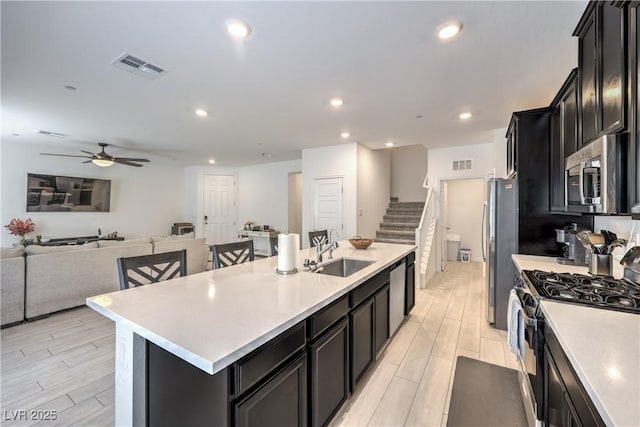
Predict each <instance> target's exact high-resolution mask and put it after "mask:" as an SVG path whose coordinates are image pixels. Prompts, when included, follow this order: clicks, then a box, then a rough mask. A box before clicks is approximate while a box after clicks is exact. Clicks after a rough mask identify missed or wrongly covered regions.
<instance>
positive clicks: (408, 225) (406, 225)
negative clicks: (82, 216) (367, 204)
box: [380, 222, 417, 231]
mask: <svg viewBox="0 0 640 427" xmlns="http://www.w3.org/2000/svg"><path fill="white" fill-rule="evenodd" d="M416 226H417V225H414V224H413V223H412V222H381V223H380V230H405V231H414V230H415V229H416Z"/></svg>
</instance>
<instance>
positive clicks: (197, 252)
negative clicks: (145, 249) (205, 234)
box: [153, 238, 209, 274]
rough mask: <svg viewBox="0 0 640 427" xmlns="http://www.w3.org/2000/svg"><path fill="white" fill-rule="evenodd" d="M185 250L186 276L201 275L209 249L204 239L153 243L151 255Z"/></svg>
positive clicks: (170, 240)
mask: <svg viewBox="0 0 640 427" xmlns="http://www.w3.org/2000/svg"><path fill="white" fill-rule="evenodd" d="M181 249H186V250H187V274H195V273H201V272H203V271H205V270H206V267H207V261H208V256H209V247H208V246H207V244H206V242H205V239H204V238H201V239H169V240H161V241H159V242H154V243H153V253H154V254H159V253H163V252H172V251H179V250H181Z"/></svg>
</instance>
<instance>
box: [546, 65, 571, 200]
mask: <svg viewBox="0 0 640 427" xmlns="http://www.w3.org/2000/svg"><path fill="white" fill-rule="evenodd" d="M577 77H578V69H577V68H574V69H573V70H572V71H571V73H570V74H569V76H568V77H567V79H566V80H565V82H564V84H563V85H562V87H561V88H560V90H559V91H558V94H557V95H556V97H555V98H554V100H553V102H552V103H551V108H552V109H553V112H552V113H551V150H550V156H551V157H550V160H551V166H550V168H551V175H550V188H549V191H550V195H549V196H550V200H549V206H550V209H551V210H552V211H564V210H565V194H564V193H565V188H564V187H565V182H564V180H565V159H566V158H567V156H570V155H571V154H573V153H575V152H576V150H577V147H578V108H577V104H578V96H577V90H576V82H577Z"/></svg>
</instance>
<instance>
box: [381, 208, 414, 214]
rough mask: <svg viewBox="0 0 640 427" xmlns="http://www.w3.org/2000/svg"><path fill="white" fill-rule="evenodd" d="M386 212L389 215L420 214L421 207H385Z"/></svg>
mask: <svg viewBox="0 0 640 427" xmlns="http://www.w3.org/2000/svg"><path fill="white" fill-rule="evenodd" d="M387 214H390V215H419V216H422V209H411V208H387Z"/></svg>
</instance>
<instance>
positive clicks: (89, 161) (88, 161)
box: [82, 160, 93, 163]
mask: <svg viewBox="0 0 640 427" xmlns="http://www.w3.org/2000/svg"><path fill="white" fill-rule="evenodd" d="M91 162H93V160H87V161H86V162H82V163H91Z"/></svg>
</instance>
